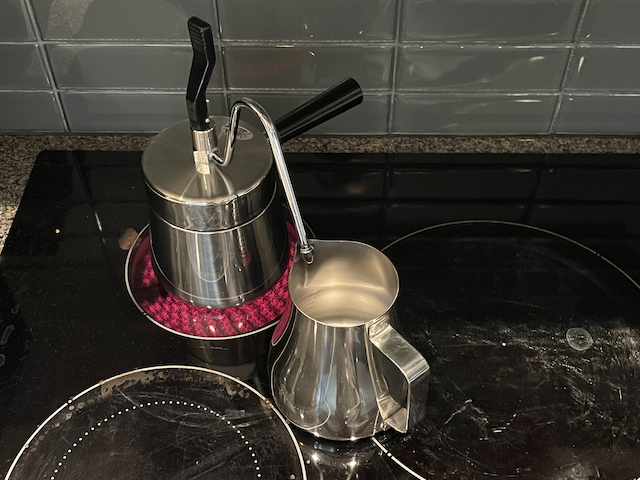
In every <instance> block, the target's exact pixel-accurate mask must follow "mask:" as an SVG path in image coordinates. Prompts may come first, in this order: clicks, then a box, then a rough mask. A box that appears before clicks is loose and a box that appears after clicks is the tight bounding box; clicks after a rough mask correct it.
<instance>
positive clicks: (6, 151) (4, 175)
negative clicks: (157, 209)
mask: <svg viewBox="0 0 640 480" xmlns="http://www.w3.org/2000/svg"><path fill="white" fill-rule="evenodd" d="M151 138H153V135H151V134H146V135H0V181H1V182H2V185H3V188H2V189H1V190H0V250H1V249H2V247H3V246H4V241H5V238H6V236H7V234H8V232H9V228H10V227H11V223H12V221H13V218H14V216H15V213H16V211H17V209H18V205H19V203H20V199H21V197H22V192H23V190H24V187H25V185H26V183H27V180H28V179H29V175H30V173H31V168H32V167H33V164H34V162H35V159H36V157H37V156H38V153H40V152H41V151H43V150H106V151H142V150H144V148H145V147H146V146H147V145H148V143H149V141H150V140H151ZM283 150H284V151H285V153H286V152H323V153H380V152H381V153H640V137H584V136H582V137H568V136H557V137H556V136H554V137H551V136H541V137H515V136H513V137H456V136H449V137H436V136H428V137H339V138H336V137H300V138H296V139H293V140H291V141H289V142H287V143H286V144H285V145H284V146H283Z"/></svg>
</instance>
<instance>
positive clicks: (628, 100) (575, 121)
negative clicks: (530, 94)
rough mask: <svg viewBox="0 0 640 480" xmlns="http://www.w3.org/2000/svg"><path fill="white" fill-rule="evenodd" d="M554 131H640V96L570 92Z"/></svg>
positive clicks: (611, 132)
mask: <svg viewBox="0 0 640 480" xmlns="http://www.w3.org/2000/svg"><path fill="white" fill-rule="evenodd" d="M555 132H557V133H575V134H583V133H584V134H588V133H594V134H600V133H602V134H634V135H637V134H640V96H638V95H567V96H565V97H564V98H563V99H562V105H561V107H560V112H559V115H558V120H557V124H556V127H555Z"/></svg>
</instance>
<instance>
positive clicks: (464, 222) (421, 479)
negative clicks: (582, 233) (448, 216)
mask: <svg viewBox="0 0 640 480" xmlns="http://www.w3.org/2000/svg"><path fill="white" fill-rule="evenodd" d="M473 224H485V225H486V224H497V225H506V226H512V227H521V228H524V229H529V230H532V231H536V232H541V233H544V234H546V235H549V236H552V237H555V238H558V239H560V240H564V241H567V242H569V243H571V244H573V245H576V246H578V247H581V248H582V249H584V250H586V251H587V252H589V253H591V254H593V255H595V256H596V257H597V258H599V259H602V260H604V261H605V262H606V263H607V264H608V265H610V266H612V267H613V268H615V269H616V270H617V271H618V272H619V273H621V274H622V275H623V276H624V277H625V278H626V279H627V280H629V281H630V282H631V283H632V284H633V285H634V286H635V287H636V288H638V289H639V290H640V284H638V283H637V282H636V281H635V280H634V279H633V278H632V277H631V276H629V274H627V273H626V272H625V271H624V270H622V269H621V268H620V267H618V265H616V264H615V263H613V262H612V261H611V260H609V259H608V258H606V257H604V256H602V255H601V254H599V253H598V252H596V251H595V250H593V249H591V248H589V247H587V246H586V245H584V244H582V243H580V242H578V241H576V240H573V239H571V238H569V237H566V236H564V235H560V234H558V233H555V232H552V231H550V230H546V229H543V228H540V227H535V226H532V225H525V224H522V223H517V222H508V221H501V220H461V221H454V222H446V223H440V224H436V225H432V226H429V227H425V228H421V229H419V230H416V231H414V232H411V233H409V234H407V235H404V236H402V237H400V238H398V239H396V240H394V241H392V242H391V243H389V244H388V245H386V246H385V247H383V248H382V249H381V250H382V251H383V252H384V251H386V250H388V249H389V248H391V247H393V246H394V245H396V244H398V243H400V242H402V241H403V240H405V239H408V238H410V237H412V236H414V235H419V234H421V233H424V232H427V231H430V230H435V229H437V228H442V227H450V226H459V225H473ZM380 435H383V434H380ZM380 435H378V437H379V436H380ZM371 440H372V442H373V443H374V444H375V445H376V446H377V447H378V448H379V449H380V450H381V451H382V452H383V454H384V455H385V456H386V457H388V458H390V459H391V460H392V461H393V462H394V463H395V464H396V465H398V466H399V467H401V468H402V469H403V470H405V471H406V472H407V473H409V474H410V475H412V476H413V477H415V478H417V479H418V480H428V479H427V478H426V477H423V476H422V475H420V474H419V473H417V472H416V471H414V470H412V469H411V468H410V467H408V466H407V465H405V464H404V463H403V462H402V460H400V459H399V458H398V457H396V456H395V455H394V454H393V453H392V452H391V451H390V450H389V449H388V448H387V447H386V446H385V445H383V443H382V442H381V441H380V440H379V439H378V438H377V437H376V436H374V437H372V438H371Z"/></svg>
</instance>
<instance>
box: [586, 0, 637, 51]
mask: <svg viewBox="0 0 640 480" xmlns="http://www.w3.org/2000/svg"><path fill="white" fill-rule="evenodd" d="M639 20H640V2H638V1H637V0H589V6H588V8H587V13H586V15H585V17H584V22H583V23H582V28H581V29H580V37H579V40H580V41H582V42H600V43H620V44H623V45H640V29H639V28H638V23H639Z"/></svg>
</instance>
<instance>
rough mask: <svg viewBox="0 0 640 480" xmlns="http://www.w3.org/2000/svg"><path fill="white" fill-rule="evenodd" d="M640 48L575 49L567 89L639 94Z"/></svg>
mask: <svg viewBox="0 0 640 480" xmlns="http://www.w3.org/2000/svg"><path fill="white" fill-rule="evenodd" d="M639 78H640V47H632V48H618V47H578V48H576V50H575V52H574V55H573V58H572V61H571V65H570V67H569V71H568V75H567V83H566V86H565V88H566V89H567V90H575V91H601V92H602V91H605V92H629V93H639V92H640V83H638V79H639Z"/></svg>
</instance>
